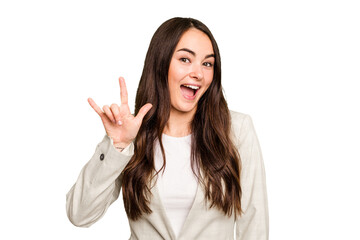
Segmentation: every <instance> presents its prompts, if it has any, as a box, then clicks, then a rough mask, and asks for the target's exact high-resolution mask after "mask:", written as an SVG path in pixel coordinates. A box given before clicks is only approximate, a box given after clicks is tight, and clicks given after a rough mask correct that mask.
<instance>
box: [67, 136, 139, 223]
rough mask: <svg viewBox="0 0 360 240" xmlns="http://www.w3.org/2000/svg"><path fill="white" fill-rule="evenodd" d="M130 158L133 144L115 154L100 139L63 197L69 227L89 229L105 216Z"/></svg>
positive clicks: (107, 142) (106, 138) (110, 143)
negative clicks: (71, 225) (70, 225)
mask: <svg viewBox="0 0 360 240" xmlns="http://www.w3.org/2000/svg"><path fill="white" fill-rule="evenodd" d="M133 154H134V143H133V142H132V143H131V144H129V145H128V146H127V147H126V148H125V149H124V150H123V151H122V152H119V151H117V150H116V149H115V147H114V145H113V141H112V139H111V138H110V137H109V136H108V135H107V134H106V135H105V136H104V138H103V140H102V141H101V142H100V143H99V144H98V145H97V147H96V150H95V153H94V155H93V156H92V157H91V159H90V161H89V162H88V163H87V164H86V165H85V166H84V167H83V168H82V170H81V172H80V175H79V177H78V179H77V181H76V183H75V184H74V185H73V186H72V188H71V189H70V191H69V192H68V193H67V195H66V211H67V216H68V218H69V220H70V222H71V223H72V224H74V225H75V226H78V227H89V226H91V225H92V224H93V223H95V222H96V221H97V220H99V219H100V218H101V217H102V216H103V215H104V214H105V212H106V210H107V209H108V207H109V206H110V205H111V204H112V203H113V202H114V201H115V200H116V199H117V198H118V197H119V193H120V188H121V179H122V174H121V173H122V171H123V170H124V168H125V166H126V165H127V164H128V162H129V161H130V159H131V157H132V156H133Z"/></svg>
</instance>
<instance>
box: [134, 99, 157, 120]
mask: <svg viewBox="0 0 360 240" xmlns="http://www.w3.org/2000/svg"><path fill="white" fill-rule="evenodd" d="M152 106H153V105H152V104H151V103H147V104H145V105H144V106H142V107H141V108H140V110H139V112H138V114H137V115H136V117H135V118H136V120H138V121H140V122H142V120H143V119H144V117H145V115H146V114H147V113H148V111H149V110H150V109H151V108H152Z"/></svg>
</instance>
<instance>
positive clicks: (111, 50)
mask: <svg viewBox="0 0 360 240" xmlns="http://www.w3.org/2000/svg"><path fill="white" fill-rule="evenodd" d="M125 2H130V1H76V0H72V1H64V0H63V1H38V0H34V1H16V0H15V1H1V3H0V36H1V37H0V43H1V44H0V79H1V85H0V91H1V92H0V98H1V99H0V104H1V120H0V121H1V124H0V128H1V129H0V133H1V134H0V135H1V153H2V156H1V167H0V184H1V186H0V191H1V198H0V201H1V204H0V206H1V208H0V216H1V218H0V221H1V223H0V226H1V231H0V238H1V239H88V240H90V239H96V240H98V239H128V238H129V236H130V230H129V226H128V222H127V218H126V214H125V212H124V209H123V203H122V196H120V198H119V200H118V201H116V202H115V203H114V204H113V205H112V206H111V207H110V208H109V209H108V211H107V213H106V215H105V216H104V217H103V218H102V219H101V220H100V221H98V222H97V223H96V224H94V225H93V226H91V227H90V228H84V229H82V228H77V227H75V226H73V225H72V224H71V223H70V222H69V221H68V219H67V217H66V212H65V195H66V193H67V192H68V190H69V189H70V188H71V186H72V185H73V184H74V182H75V180H76V179H77V176H78V174H79V173H80V170H81V168H82V167H83V165H85V164H86V162H87V161H88V160H89V159H90V158H91V156H92V155H93V153H94V151H95V148H96V145H97V144H98V143H99V142H100V141H101V140H102V138H103V136H104V134H105V131H104V128H103V126H102V123H101V120H100V118H99V117H98V115H97V114H96V113H95V112H94V111H93V109H92V108H91V107H90V105H89V104H88V103H87V98H88V97H92V98H93V99H94V100H95V101H96V103H97V104H98V105H99V106H100V107H102V106H103V105H105V104H108V105H110V104H111V103H114V102H115V103H120V94H119V85H118V77H119V76H124V77H125V80H126V84H127V88H128V92H129V104H130V108H131V111H132V112H133V110H134V101H135V94H136V89H137V85H138V82H139V79H140V75H141V71H142V67H143V62H144V58H145V54H146V51H147V47H148V45H149V42H150V39H151V37H152V34H153V33H154V32H155V30H156V29H157V27H158V26H159V25H160V24H161V23H162V22H164V21H165V20H167V19H169V18H171V17H175V16H181V17H193V18H196V19H199V20H201V21H202V22H204V23H205V24H206V25H207V26H208V27H209V28H210V30H211V31H212V32H213V34H214V36H215V38H216V40H217V42H218V45H219V48H220V52H221V57H222V63H223V87H224V91H225V94H226V99H227V101H228V105H229V108H230V109H232V110H235V111H239V112H243V113H247V114H250V116H251V117H252V119H253V122H254V125H255V129H256V131H257V134H258V137H259V140H260V144H261V147H262V151H263V156H264V162H265V167H266V175H267V185H268V197H269V210H270V239H272V240H289V239H291V240H297V239H299V240H304V239H314V240H315V239H316V240H318V239H346V240H350V239H360V233H359V231H358V230H357V229H358V227H359V225H360V220H359V215H360V207H359V203H360V192H359V189H360V187H359V183H360V174H359V170H360V168H359V161H360V153H359V149H360V146H359V145H360V144H359V143H360V141H359V136H360V127H359V123H360V114H359V103H360V96H359V95H360V94H359V90H360V88H359V86H358V83H359V81H360V57H359V56H360V47H359V46H360V44H359V43H360V14H359V12H360V7H359V2H358V1H350V0H341V1H340V0H338V1H331V0H326V1H325V0H323V1H321V0H302V1H289V0H287V1H285V0H283V1H281V0H276V1H258V0H253V1H241V2H238V3H235V2H230V1H185V0H184V1H176V2H172V1H143V2H139V1H132V2H131V3H125Z"/></svg>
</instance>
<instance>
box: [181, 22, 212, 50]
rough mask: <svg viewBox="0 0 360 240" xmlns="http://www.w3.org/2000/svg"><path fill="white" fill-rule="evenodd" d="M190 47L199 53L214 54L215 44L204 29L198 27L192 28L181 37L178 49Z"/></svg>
mask: <svg viewBox="0 0 360 240" xmlns="http://www.w3.org/2000/svg"><path fill="white" fill-rule="evenodd" d="M181 48H188V49H190V50H192V51H194V52H195V53H199V54H205V55H207V54H213V53H214V51H213V46H212V44H211V41H210V38H209V37H208V36H207V35H206V34H205V33H204V32H202V31H200V30H198V29H196V28H190V29H189V30H187V31H186V32H185V33H184V34H183V35H182V36H181V38H180V40H179V42H178V44H177V46H176V49H175V51H176V50H178V49H181Z"/></svg>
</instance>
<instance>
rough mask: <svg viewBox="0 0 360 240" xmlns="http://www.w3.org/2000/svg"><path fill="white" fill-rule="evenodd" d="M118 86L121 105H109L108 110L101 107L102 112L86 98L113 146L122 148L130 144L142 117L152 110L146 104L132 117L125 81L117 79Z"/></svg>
mask: <svg viewBox="0 0 360 240" xmlns="http://www.w3.org/2000/svg"><path fill="white" fill-rule="evenodd" d="M119 85H120V98H121V105H120V106H118V105H117V104H115V103H113V104H111V106H110V108H109V106H108V105H105V106H104V107H103V110H104V112H103V111H102V110H101V108H100V107H99V106H98V105H96V103H95V102H94V100H92V99H91V98H88V102H89V104H90V106H91V107H92V108H93V109H94V110H95V112H97V114H98V115H99V116H100V118H101V120H102V122H103V124H104V128H105V131H106V134H107V135H108V136H109V137H110V138H111V139H113V143H114V144H121V145H123V146H124V147H125V146H127V145H128V144H130V143H131V142H132V141H133V140H134V139H135V137H136V135H137V133H138V132H139V129H140V126H141V124H142V121H143V118H144V116H145V115H146V114H147V112H148V111H149V110H150V109H151V108H152V104H151V103H147V104H145V105H144V106H142V107H141V109H140V110H139V112H138V115H137V116H136V117H134V116H133V115H132V114H131V113H130V108H129V105H128V93H127V89H126V85H125V79H124V78H123V77H120V78H119Z"/></svg>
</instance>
